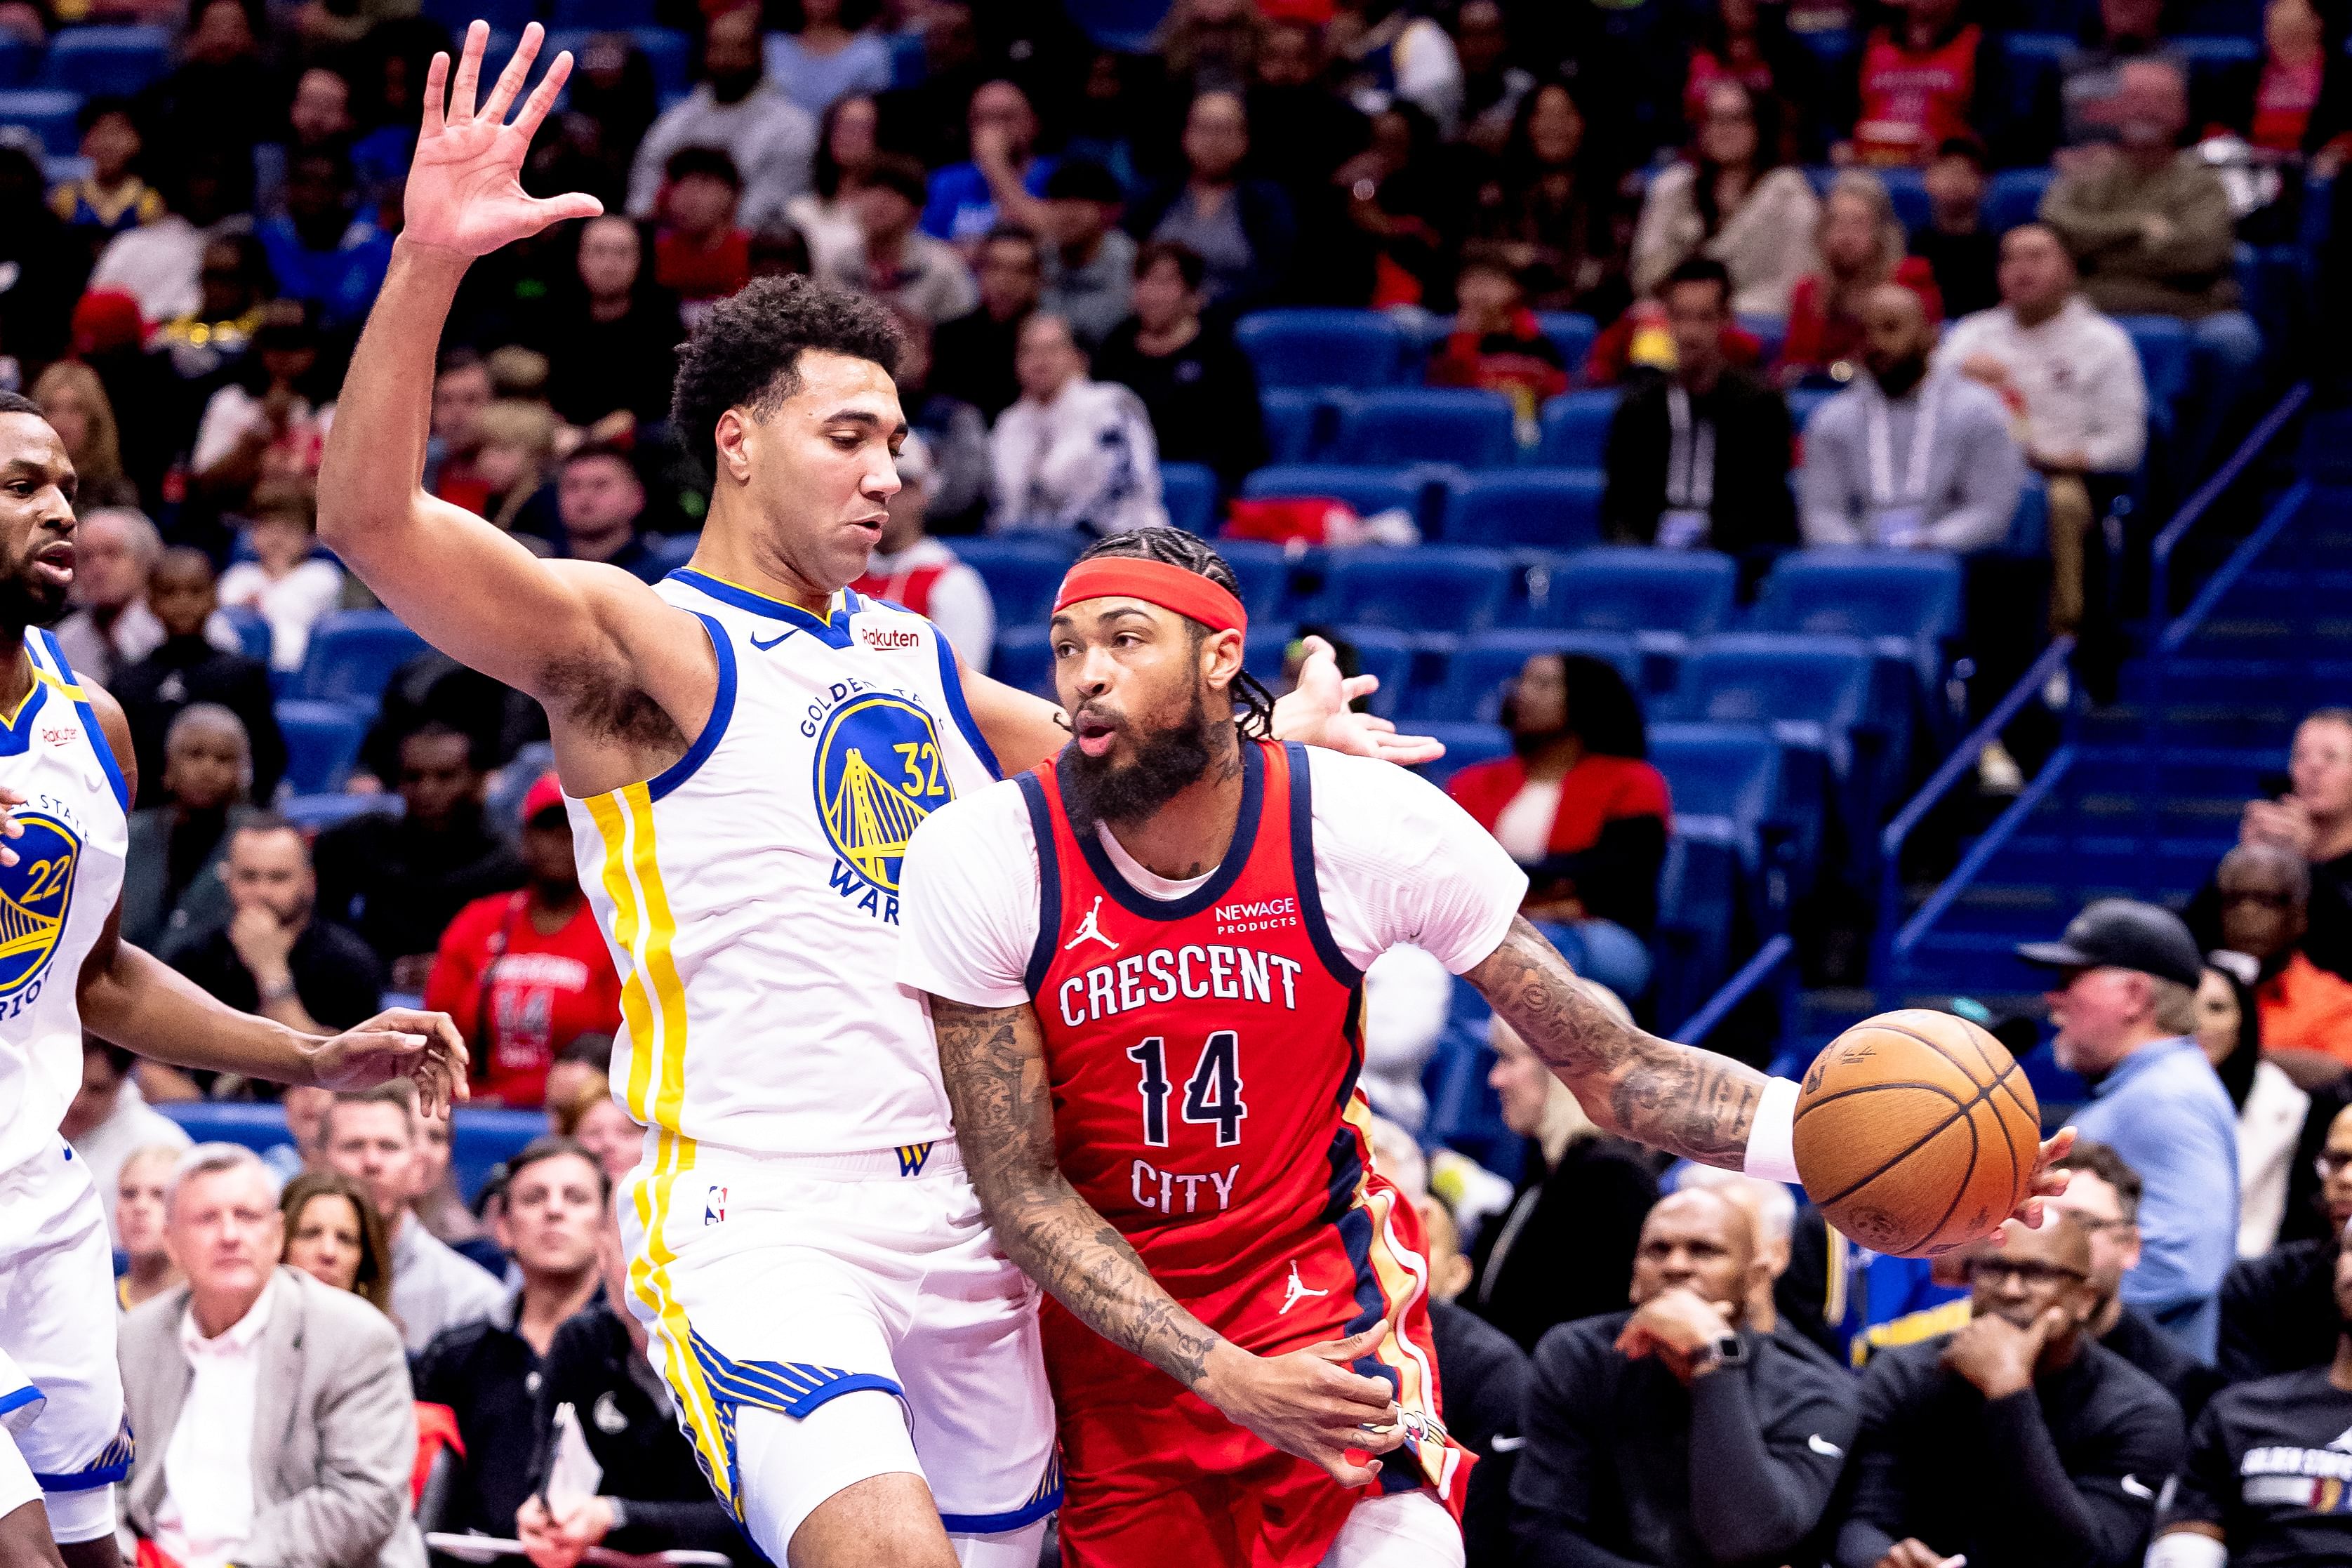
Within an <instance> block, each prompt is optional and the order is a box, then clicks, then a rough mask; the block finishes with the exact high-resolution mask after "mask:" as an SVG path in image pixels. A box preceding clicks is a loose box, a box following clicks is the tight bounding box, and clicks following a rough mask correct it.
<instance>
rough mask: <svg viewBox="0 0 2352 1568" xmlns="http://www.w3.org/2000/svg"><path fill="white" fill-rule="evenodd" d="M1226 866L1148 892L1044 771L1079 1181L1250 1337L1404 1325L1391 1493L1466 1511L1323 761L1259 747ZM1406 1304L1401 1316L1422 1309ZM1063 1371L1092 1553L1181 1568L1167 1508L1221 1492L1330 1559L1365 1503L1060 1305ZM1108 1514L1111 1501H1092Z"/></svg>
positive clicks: (1046, 960) (1291, 1341)
mask: <svg viewBox="0 0 2352 1568" xmlns="http://www.w3.org/2000/svg"><path fill="white" fill-rule="evenodd" d="M1243 763H1244V784H1243V794H1242V805H1241V812H1240V816H1239V820H1238V822H1237V823H1236V825H1235V827H1234V839H1233V843H1232V846H1231V847H1230V848H1229V849H1228V851H1227V853H1226V855H1225V858H1224V861H1223V864H1222V865H1221V866H1220V867H1219V868H1218V869H1217V870H1216V871H1215V872H1214V873H1213V875H1211V877H1210V878H1209V879H1208V880H1207V881H1206V882H1204V883H1203V884H1202V885H1201V886H1200V887H1199V888H1198V889H1195V890H1194V891H1193V892H1192V893H1191V894H1190V895H1188V896H1187V897H1185V898H1183V899H1181V900H1173V901H1169V900H1157V899H1152V898H1150V897H1147V896H1145V895H1143V894H1141V893H1139V892H1138V891H1137V890H1136V889H1134V888H1133V887H1132V886H1131V884H1130V883H1129V881H1128V880H1127V879H1126V878H1125V877H1123V876H1122V875H1121V874H1120V873H1119V871H1118V868H1116V867H1115V866H1114V865H1112V863H1111V862H1110V860H1109V858H1108V855H1107V853H1106V851H1105V849H1104V847H1103V846H1102V844H1101V842H1100V840H1099V839H1098V838H1097V837H1096V836H1095V835H1094V834H1091V833H1088V834H1087V835H1084V836H1080V835H1079V834H1078V833H1076V831H1074V830H1073V828H1072V826H1071V823H1070V818H1069V814H1068V812H1067V810H1066V808H1065V806H1064V805H1063V801H1062V795H1061V790H1060V787H1059V784H1058V783H1057V781H1056V778H1055V766H1054V764H1053V763H1046V764H1045V766H1043V767H1041V768H1039V769H1038V770H1037V771H1036V772H1035V773H1031V774H1028V775H1025V776H1024V777H1023V778H1022V779H1021V780H1020V786H1021V789H1022V791H1023V794H1024V795H1025V797H1026V799H1027V803H1028V807H1029V812H1030V818H1031V826H1032V831H1033V832H1034V836H1035V842H1036V845H1037V847H1038V861H1039V888H1040V896H1041V909H1040V919H1039V922H1038V938H1037V942H1036V946H1035V949H1034V952H1033V954H1032V956H1031V959H1030V965H1029V984H1030V988H1031V991H1032V994H1033V997H1034V1006H1035V1008H1036V1012H1037V1016H1038V1018H1039V1021H1040V1022H1041V1023H1042V1025H1043V1026H1044V1033H1045V1060H1046V1068H1047V1072H1048V1076H1049V1079H1050V1081H1051V1083H1052V1087H1053V1093H1054V1110H1055V1115H1054V1131H1055V1146H1056V1152H1057V1154H1058V1157H1059V1160H1060V1163H1061V1168H1062V1171H1063V1173H1064V1174H1066V1176H1067V1177H1068V1178H1069V1179H1070V1182H1071V1184H1073V1185H1074V1186H1076V1188H1077V1189H1078V1191H1079V1192H1080V1193H1081V1194H1084V1195H1085V1197H1086V1198H1087V1202H1089V1203H1091V1204H1092V1205H1094V1206H1095V1207H1096V1208H1097V1210H1098V1211H1100V1212H1101V1214H1102V1215H1103V1216H1104V1217H1105V1218H1106V1219H1108V1220H1109V1221H1110V1222H1111V1223H1112V1224H1113V1225H1115V1226H1118V1230H1119V1232H1120V1234H1121V1235H1123V1236H1125V1237H1127V1238H1128V1240H1129V1242H1130V1243H1132V1244H1133V1246H1134V1247H1135V1249H1136V1251H1137V1252H1138V1254H1139V1255H1140V1256H1141V1257H1142V1258H1143V1261H1144V1263H1145V1264H1146V1265H1147V1266H1148V1267H1149V1268H1150V1270H1151V1273H1152V1275H1153V1277H1154V1278H1155V1279H1158V1280H1159V1281H1160V1284H1162V1285H1163V1286H1165V1287H1166V1288H1167V1289H1168V1291H1169V1293H1170V1294H1171V1295H1173V1296H1174V1297H1175V1298H1176V1299H1177V1300H1180V1301H1181V1302H1183V1303H1184V1304H1185V1305H1186V1306H1187V1307H1188V1308H1190V1309H1191V1310H1192V1311H1193V1312H1194V1313H1196V1314H1197V1315H1198V1316H1199V1317H1200V1318H1201V1319H1202V1321H1205V1322H1207V1323H1208V1324H1209V1325H1210V1326H1211V1327H1212V1328H1214V1329H1215V1330H1217V1331H1219V1332H1220V1333H1222V1334H1223V1335H1224V1336H1225V1337H1226V1338H1228V1339H1231V1340H1233V1341H1234V1342H1235V1343H1236V1344H1239V1345H1240V1346H1242V1347H1243V1348H1244V1349H1246V1350H1249V1351H1253V1352H1256V1353H1258V1354H1261V1355H1279V1354H1282V1353H1284V1352H1289V1351H1295V1350H1298V1349H1301V1348H1303V1347H1305V1346H1307V1345H1311V1344H1315V1343H1317V1342H1321V1341H1325V1340H1333V1339H1338V1338H1340V1337H1342V1336H1344V1335H1347V1334H1349V1333H1355V1332H1359V1331H1362V1330H1364V1329H1366V1328H1369V1327H1370V1326H1371V1325H1372V1324H1373V1323H1375V1322H1378V1321H1381V1319H1382V1318H1384V1317H1391V1316H1393V1317H1395V1318H1396V1320H1397V1321H1396V1328H1395V1331H1393V1332H1392V1333H1391V1335H1390V1336H1389V1338H1388V1339H1387V1340H1386V1341H1385V1342H1382V1344H1381V1347H1380V1349H1379V1351H1378V1352H1376V1353H1375V1354H1374V1355H1371V1356H1368V1357H1366V1358H1365V1359H1364V1360H1363V1361H1361V1362H1360V1363H1357V1370H1358V1371H1360V1372H1362V1373H1366V1374H1367V1375H1370V1376H1382V1377H1386V1378H1388V1379H1389V1380H1390V1381H1391V1382H1392V1383H1394V1384H1396V1386H1397V1396H1398V1401H1399V1403H1400V1405H1402V1408H1403V1409H1404V1411H1405V1412H1406V1413H1407V1425H1408V1428H1409V1430H1410V1431H1411V1432H1412V1438H1411V1439H1410V1447H1409V1449H1408V1450H1400V1451H1399V1452H1398V1453H1396V1454H1394V1455H1392V1456H1391V1458H1389V1459H1388V1460H1387V1461H1386V1462H1385V1466H1384V1469H1383V1472H1382V1474H1381V1480H1380V1483H1379V1484H1380V1485H1381V1487H1382V1488H1383V1489H1388V1490H1400V1489H1412V1488H1415V1487H1419V1486H1423V1485H1426V1486H1429V1487H1432V1488H1433V1489H1436V1490H1437V1492H1438V1493H1439V1495H1440V1497H1441V1498H1442V1499H1443V1500H1444V1501H1445V1502H1446V1503H1447V1505H1448V1506H1449V1507H1450V1508H1452V1509H1453V1510H1454V1511H1455V1513H1456V1515H1457V1517H1458V1515H1459V1512H1460V1509H1461V1501H1462V1494H1463V1489H1464V1487H1465V1483H1466V1481H1467V1479H1468V1470H1469V1464H1470V1456H1469V1455H1468V1454H1466V1453H1465V1451H1464V1450H1462V1449H1461V1448H1460V1447H1457V1446H1455V1445H1454V1443H1453V1442H1452V1441H1451V1440H1450V1439H1449V1438H1448V1437H1447V1436H1446V1434H1445V1431H1444V1427H1443V1426H1441V1425H1439V1422H1438V1416H1439V1399H1438V1380H1437V1367H1436V1363H1435V1361H1434V1358H1433V1355H1432V1353H1431V1350H1430V1332H1429V1315H1428V1308H1427V1304H1426V1292H1427V1287H1428V1282H1429V1279H1428V1268H1427V1265H1426V1263H1425V1262H1424V1261H1423V1247H1422V1238H1421V1226H1420V1220H1419V1217H1418V1215H1415V1213H1414V1212H1413V1208H1412V1204H1411V1203H1410V1202H1408V1201H1406V1200H1405V1199H1404V1198H1403V1197H1402V1195H1401V1194H1399V1193H1398V1192H1397V1190H1396V1189H1395V1188H1394V1187H1392V1186H1391V1185H1390V1184H1389V1183H1388V1181H1387V1179H1386V1178H1384V1177H1382V1176H1381V1175H1379V1174H1377V1173H1374V1172H1373V1170H1372V1169H1371V1150H1370V1138H1369V1132H1370V1111H1369V1110H1367V1109H1366V1106H1365V1103H1364V1100H1363V1096H1362V1095H1361V1094H1360V1093H1359V1092H1358V1091H1357V1089H1356V1076H1357V1073H1358V1072H1359V1070H1360V1068H1362V1065H1363V1056H1364V1052H1363V1042H1362V1035H1361V1030H1360V1021H1361V1019H1360V1015H1361V1009H1362V1000H1363V993H1362V975H1361V974H1360V972H1359V971H1358V970H1357V968H1356V966H1355V965H1354V964H1352V963H1349V961H1348V959H1347V958H1346V957H1345V956H1344V955H1343V954H1342V953H1341V952H1339V948H1338V946H1337V945H1336V944H1335V943H1334V942H1333V941H1332V939H1331V935H1330V932H1329V931H1328V929H1327V927H1326V925H1325V922H1324V917H1323V910H1322V906H1321V902H1320V900H1319V899H1318V893H1317V887H1316V877H1315V863H1314V851H1313V843H1312V838H1313V833H1312V828H1311V826H1310V813H1309V799H1308V777H1307V762H1306V757H1305V752H1304V750H1303V748H1298V747H1284V746H1277V745H1272V744H1265V743H1257V744H1251V743H1244V748H1243ZM1400 1309H1402V1310H1401V1311H1400ZM1044 1313H1045V1317H1044V1329H1045V1361H1046V1370H1047V1374H1048V1376H1049V1377H1050V1379H1051V1380H1052V1382H1053V1385H1054V1393H1055V1403H1056V1405H1057V1406H1058V1408H1059V1410H1060V1413H1061V1418H1062V1447H1063V1463H1064V1469H1065V1472H1066V1476H1067V1478H1068V1482H1067V1484H1068V1488H1069V1491H1068V1498H1067V1501H1066V1504H1065V1514H1064V1524H1063V1530H1064V1537H1063V1539H1064V1542H1065V1545H1066V1549H1068V1550H1070V1551H1071V1552H1072V1555H1073V1560H1074V1561H1075V1562H1076V1563H1081V1564H1084V1563H1118V1564H1128V1563H1138V1564H1140V1563H1149V1562H1167V1561H1171V1560H1172V1559H1171V1558H1170V1557H1169V1556H1167V1555H1166V1553H1167V1552H1168V1548H1169V1544H1170V1542H1169V1536H1168V1534H1167V1533H1166V1530H1167V1523H1166V1521H1161V1520H1158V1519H1155V1517H1154V1513H1153V1510H1151V1509H1150V1499H1151V1498H1152V1497H1153V1496H1154V1495H1155V1494H1159V1493H1162V1492H1165V1491H1166V1490H1168V1489H1171V1488H1178V1487H1187V1486H1196V1485H1198V1484H1199V1483H1201V1482H1202V1481H1212V1480H1216V1479H1230V1480H1231V1481H1232V1482H1234V1483H1237V1485H1236V1488H1235V1492H1234V1499H1233V1502H1232V1505H1231V1506H1234V1507H1248V1506H1251V1505H1253V1504H1255V1505H1260V1506H1266V1507H1267V1511H1268V1513H1269V1516H1273V1515H1276V1514H1280V1515H1285V1516H1286V1526H1285V1527H1282V1528H1278V1529H1276V1530H1274V1531H1262V1533H1261V1544H1264V1543H1265V1542H1266V1541H1268V1540H1271V1541H1272V1542H1274V1543H1275V1546H1274V1552H1273V1554H1272V1555H1270V1556H1259V1555H1255V1554H1254V1555H1253V1556H1252V1557H1251V1558H1250V1561H1252V1562H1265V1563H1302V1564H1303V1563H1317V1562H1319V1561H1320V1560H1321V1557H1322V1554H1323V1552H1324V1551H1325V1549H1326V1548H1327V1547H1328V1545H1329V1543H1330V1538H1331V1536H1332V1535H1334V1534H1336V1533H1337V1531H1339V1527H1340V1525H1341V1524H1342V1523H1343V1522H1344V1521H1345V1520H1346V1518H1347V1514H1348V1510H1349V1509H1350V1508H1352V1507H1353V1506H1354V1505H1355V1504H1356V1503H1357V1502H1358V1501H1359V1500H1360V1495H1359V1494H1357V1493H1353V1492H1349V1491H1345V1490H1342V1489H1340V1488H1339V1487H1338V1486H1336V1485H1334V1484H1333V1483H1331V1481H1330V1480H1329V1479H1328V1478H1327V1477H1326V1476H1325V1475H1324V1474H1323V1472H1322V1471H1321V1470H1319V1469H1318V1468H1316V1467H1314V1466H1312V1465H1309V1464H1307V1463H1306V1462H1305V1461H1303V1460H1298V1459H1294V1458H1290V1457H1289V1456H1287V1455H1285V1454H1281V1453H1278V1452H1277V1451H1276V1450H1274V1449H1272V1448H1270V1447H1267V1446H1266V1445H1265V1444H1264V1443H1262V1442H1260V1441H1259V1440H1258V1439H1257V1438H1255V1437H1254V1436H1250V1435H1249V1434H1248V1433H1247V1432H1244V1431H1243V1430H1242V1429H1241V1428H1240V1427H1238V1426H1233V1425H1232V1424H1231V1423H1229V1422H1228V1421H1226V1420H1225V1418H1224V1417H1223V1415H1220V1414H1218V1413H1217V1412H1216V1411H1214V1410H1213V1409H1212V1408H1211V1407H1210V1406H1208V1405H1206V1404H1204V1403H1203V1402H1202V1401H1201V1400H1200V1399H1199V1398H1197V1397H1196V1396H1195V1395H1193V1394H1191V1393H1189V1392H1180V1391H1179V1390H1177V1389H1174V1388H1172V1387H1171V1386H1170V1384H1169V1380H1168V1379H1167V1378H1166V1376H1164V1375H1163V1374H1162V1373H1160V1372H1159V1371H1158V1370H1156V1369H1155V1368H1153V1367H1151V1366H1150V1365H1148V1364H1147V1363H1144V1362H1142V1361H1140V1360H1139V1359H1138V1358H1136V1357H1135V1356H1132V1355H1130V1354H1129V1353H1128V1352H1126V1351H1124V1350H1121V1349H1119V1348H1118V1346H1116V1345H1113V1344H1112V1343H1110V1342H1108V1341H1107V1340H1104V1339H1102V1338H1100V1337H1099V1336H1097V1334H1096V1333H1095V1331H1093V1330H1091V1329H1089V1328H1087V1327H1086V1326H1085V1325H1084V1324H1083V1323H1081V1322H1079V1321H1077V1319H1076V1318H1075V1317H1073V1316H1071V1315H1070V1313H1069V1312H1067V1311H1066V1310H1064V1309H1063V1308H1062V1307H1061V1306H1060V1305H1059V1304H1058V1303H1056V1302H1055V1301H1053V1300H1050V1299H1049V1300H1047V1301H1046V1302H1045V1308H1044ZM1090 1505H1093V1506H1090Z"/></svg>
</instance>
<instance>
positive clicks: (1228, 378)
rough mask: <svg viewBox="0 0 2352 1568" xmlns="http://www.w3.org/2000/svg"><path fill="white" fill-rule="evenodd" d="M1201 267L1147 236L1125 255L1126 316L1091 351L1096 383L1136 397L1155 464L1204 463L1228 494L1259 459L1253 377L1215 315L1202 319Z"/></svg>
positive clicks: (1184, 252)
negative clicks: (1154, 443) (1129, 297)
mask: <svg viewBox="0 0 2352 1568" xmlns="http://www.w3.org/2000/svg"><path fill="white" fill-rule="evenodd" d="M1207 275H1208V272H1207V263H1205V262H1204V261H1202V259H1201V258H1200V256H1199V255H1198V254H1197V253H1196V252H1194V251H1192V250H1189V249H1187V248H1185V247H1183V246H1181V245H1178V244H1174V243H1172V242H1169V241H1164V240H1153V241H1151V242H1150V243H1149V244H1147V245H1145V246H1143V247H1141V248H1140V249H1139V250H1138V251H1137V252H1136V255H1135V284H1134V304H1135V314H1134V315H1133V316H1131V317H1129V319H1128V320H1127V321H1124V322H1122V323H1120V324H1119V325H1118V327H1117V328H1115V329H1114V330H1113V331H1112V332H1111V334H1110V336H1109V337H1108V338H1107V339H1106V340H1104V342H1103V345H1102V347H1101V348H1100V349H1098V350H1097V351H1096V353H1095V365H1094V373H1095V377H1096V379H1097V380H1099V381H1114V382H1118V384H1121V385H1122V386H1125V387H1128V388H1129V389H1130V390H1131V391H1133V392H1134V394H1135V395H1137V396H1138V397H1140V398H1141V399H1143V406H1144V408H1145V410H1146V411H1147V412H1148V413H1149V414H1150V416H1151V431H1152V435H1153V437H1155V438H1156V439H1157V440H1158V441H1159V443H1160V461H1161V462H1163V463H1205V464H1207V465H1208V466H1209V467H1210V468H1213V469H1215V470H1216V473H1217V479H1218V481H1219V483H1221V484H1222V485H1223V486H1224V487H1225V488H1226V489H1229V490H1230V489H1239V488H1240V485H1241V481H1242V479H1243V477H1244V475H1246V474H1247V473H1249V471H1250V470H1251V469H1253V468H1259V467H1261V466H1263V465H1264V464H1265V460H1266V443H1265V424H1264V422H1263V420H1262V419H1261V417H1260V416H1259V413H1258V399H1257V372H1256V371H1255V369H1253V368H1252V367H1251V365H1250V362H1249V356H1248V355H1246V354H1244V353H1242V351H1241V349H1240V348H1239V347H1238V346H1237V345H1236V344H1235V343H1234V336H1233V330H1232V328H1231V327H1230V326H1229V325H1228V324H1227V323H1226V322H1225V321H1223V319H1222V318H1212V317H1209V316H1206V315H1204V314H1203V311H1204V309H1205V307H1206V304H1207V300H1206V299H1205V297H1204V296H1203V294H1202V279H1204V278H1205V277H1207Z"/></svg>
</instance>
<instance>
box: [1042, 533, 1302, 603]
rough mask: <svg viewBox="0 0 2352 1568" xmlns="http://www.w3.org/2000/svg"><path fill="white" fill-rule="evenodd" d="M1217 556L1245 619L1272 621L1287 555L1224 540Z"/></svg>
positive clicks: (1259, 544)
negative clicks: (1233, 586)
mask: <svg viewBox="0 0 2352 1568" xmlns="http://www.w3.org/2000/svg"><path fill="white" fill-rule="evenodd" d="M1217 553H1218V554H1220V555H1222V556H1223V557H1224V558H1225V564H1226V565H1228V566H1230V567H1232V568H1233V569H1234V582H1235V583H1236V584H1239V585H1240V587H1241V601H1242V608H1243V609H1244V610H1246V611H1247V612H1249V618H1250V619H1251V620H1253V621H1271V620H1273V619H1275V618H1276V614H1277V613H1278V612H1279V611H1280V610H1282V608H1283V607H1284V605H1285V604H1286V602H1287V601H1288V599H1289V597H1290V577H1291V573H1292V570H1293V568H1294V567H1295V566H1296V565H1297V561H1294V560H1293V558H1292V556H1291V554H1290V552H1289V551H1288V550H1286V548H1284V547H1283V546H1282V545H1279V544H1269V543H1267V542H1265V540H1262V539H1226V540H1220V541H1219V542H1218V543H1217ZM1303 559H1305V560H1307V561H1312V560H1314V559H1315V556H1313V555H1312V554H1309V555H1307V556H1306V557H1304V558H1303ZM1001 618H1002V617H1000V619H1001ZM1040 618H1041V619H1042V618H1043V617H1042V616H1041V617H1040Z"/></svg>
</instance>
